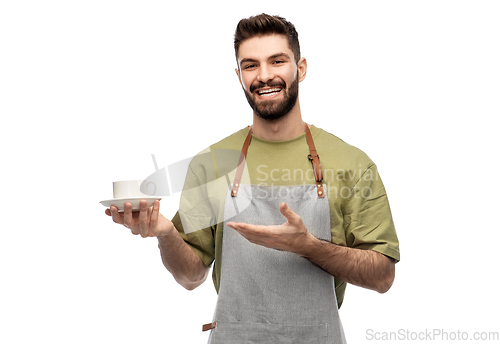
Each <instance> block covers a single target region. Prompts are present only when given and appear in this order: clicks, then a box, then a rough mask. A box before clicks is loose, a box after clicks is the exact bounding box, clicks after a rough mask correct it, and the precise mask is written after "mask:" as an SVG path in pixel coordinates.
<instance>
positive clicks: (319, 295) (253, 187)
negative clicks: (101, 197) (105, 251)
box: [106, 14, 399, 344]
mask: <svg viewBox="0 0 500 344" xmlns="http://www.w3.org/2000/svg"><path fill="white" fill-rule="evenodd" d="M235 52H236V59H237V67H238V68H237V69H236V74H237V76H238V78H239V81H240V83H241V86H242V88H243V91H244V93H245V96H246V98H247V100H248V102H249V104H250V106H251V107H252V109H253V125H252V126H251V127H249V128H244V129H242V130H240V131H238V132H236V133H234V134H233V135H230V136H229V137H227V138H225V139H223V140H222V141H220V142H218V143H216V144H214V145H212V146H211V147H210V148H208V149H207V150H206V151H205V153H207V154H205V155H200V158H199V159H197V158H195V159H193V161H192V162H191V164H190V167H189V170H188V174H187V176H186V182H185V183H186V184H185V188H184V191H183V195H182V197H181V206H180V209H179V212H178V213H177V214H176V216H175V217H174V218H173V219H172V221H169V220H168V219H166V218H165V217H163V216H162V215H161V214H160V213H159V202H158V201H156V202H155V203H154V205H153V206H152V207H151V208H149V209H148V207H147V203H146V202H145V201H142V202H141V209H140V212H132V206H131V204H126V205H125V210H124V212H123V213H119V212H118V210H117V209H116V208H115V207H111V208H110V209H107V210H106V214H107V215H109V216H112V218H113V220H114V221H115V222H117V223H120V224H123V225H125V226H126V227H128V228H130V230H131V231H132V233H133V234H136V235H137V234H140V235H141V236H143V237H148V236H156V237H158V242H159V248H160V252H161V256H162V260H163V263H164V265H165V267H166V268H167V269H168V270H169V271H170V272H171V273H172V275H173V276H174V278H175V279H176V281H177V282H178V283H179V284H181V285H182V286H183V287H185V288H186V289H189V290H192V289H194V288H196V287H197V286H199V285H200V284H201V283H203V282H204V281H205V279H206V278H207V276H208V273H209V270H210V266H211V264H212V262H213V261H214V260H215V266H214V272H213V280H214V284H215V287H216V289H217V291H218V295H219V296H218V302H217V309H216V312H215V315H214V319H213V322H212V323H211V324H207V325H206V326H204V329H205V330H211V331H212V332H211V335H210V339H209V342H210V343H234V342H238V343H267V342H269V343H271V342H272V343H276V342H277V343H280V342H286V343H292V342H293V343H295V342H296V343H301V344H304V343H315V344H319V343H342V342H345V338H344V334H343V330H342V325H341V322H340V319H339V317H338V307H340V305H341V304H342V301H343V297H344V291H345V287H346V283H352V284H355V285H358V286H361V287H364V288H369V289H373V290H376V291H378V292H380V293H385V292H386V291H387V290H389V288H390V287H391V285H392V282H393V279H394V273H395V268H394V265H395V263H396V262H397V261H399V243H398V239H397V236H396V232H395V229H394V224H393V221H392V216H391V212H390V208H389V204H388V201H387V196H386V194H385V189H384V187H383V184H382V182H381V180H380V177H379V175H378V173H377V169H376V166H375V164H374V163H373V162H372V161H371V160H370V159H369V158H368V157H367V156H366V155H365V154H364V153H363V152H361V151H360V150H358V149H356V148H354V147H352V146H350V145H348V144H346V143H344V142H343V141H342V140H340V139H338V138H337V137H335V136H333V135H331V134H329V133H327V132H326V131H324V130H322V129H319V128H316V127H314V126H311V125H308V124H305V123H304V122H303V120H302V116H301V111H300V102H299V99H298V87H299V86H298V85H299V82H301V81H303V80H304V78H305V77H306V72H307V62H306V60H305V58H301V56H300V47H299V42H298V34H297V32H296V30H295V27H294V26H293V25H292V24H291V23H289V22H287V21H286V20H285V19H283V18H281V17H277V16H268V15H266V14H262V15H258V16H255V17H251V18H248V19H243V20H241V21H240V23H239V24H238V27H237V29H236V34H235ZM235 150H237V151H238V152H239V151H240V150H241V152H242V156H241V158H240V159H237V160H238V161H237V163H235V162H234V159H233V158H234V157H227V156H226V158H225V159H217V152H220V151H235ZM229 155H230V154H229ZM212 158H213V159H212ZM228 161H232V162H228ZM236 166H237V168H236ZM228 180H229V187H228V183H227V181H228ZM333 283H334V284H333Z"/></svg>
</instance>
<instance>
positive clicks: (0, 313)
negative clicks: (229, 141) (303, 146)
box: [0, 0, 500, 343]
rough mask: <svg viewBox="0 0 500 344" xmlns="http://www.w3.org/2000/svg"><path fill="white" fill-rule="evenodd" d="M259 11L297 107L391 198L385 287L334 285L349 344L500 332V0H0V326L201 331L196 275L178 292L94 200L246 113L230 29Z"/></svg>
mask: <svg viewBox="0 0 500 344" xmlns="http://www.w3.org/2000/svg"><path fill="white" fill-rule="evenodd" d="M262 12H266V13H269V14H279V15H282V16H284V17H285V18H287V19H288V20H290V21H291V22H293V23H294V24H295V26H296V28H297V30H298V32H299V37H300V40H301V50H302V55H303V56H304V57H306V58H307V60H308V66H309V68H308V75H307V78H306V80H305V81H304V82H303V83H302V84H301V85H300V99H301V105H302V114H303V118H304V120H305V121H307V122H309V123H313V124H315V125H316V126H318V127H321V128H324V129H325V130H327V131H329V132H332V133H334V134H335V135H337V136H339V137H340V138H342V139H343V140H345V141H346V142H348V143H350V144H352V145H354V146H357V147H358V148H360V149H362V150H363V151H365V152H366V153H367V154H368V155H369V156H370V157H371V158H372V159H373V160H374V161H375V162H376V163H377V165H378V168H379V171H380V173H381V176H382V179H383V181H384V183H385V185H386V189H387V192H388V195H389V200H390V202H391V207H392V211H393V216H394V221H395V223H396V227H397V231H398V235H399V239H400V242H401V259H402V260H401V262H400V263H398V265H397V273H396V280H395V283H394V285H393V287H392V289H391V290H390V291H389V292H388V293H387V294H383V295H380V294H377V293H376V292H373V291H368V290H362V289H361V288H357V287H354V286H348V288H347V292H346V296H345V301H344V305H343V306H342V308H341V310H340V314H341V318H342V321H343V324H344V327H345V332H346V335H347V339H348V340H349V342H350V343H365V342H370V340H369V339H370V338H368V335H367V333H368V331H373V332H372V333H374V332H384V331H387V332H390V331H392V332H394V331H399V330H408V331H411V332H419V331H425V330H427V331H432V330H433V329H441V330H444V331H448V332H456V331H458V330H460V331H461V332H468V333H469V335H470V336H472V334H473V332H474V331H500V327H499V325H498V319H499V309H500V302H499V297H498V291H497V289H498V283H497V281H498V280H497V279H496V276H497V275H498V270H497V269H498V267H497V265H498V261H499V259H498V251H497V247H498V242H499V239H500V236H499V234H498V232H499V227H500V226H499V223H498V205H499V202H498V196H499V192H500V188H499V185H498V184H499V177H498V169H499V163H498V148H499V146H500V142H499V140H498V136H497V135H498V134H497V132H498V128H499V126H498V124H497V123H498V122H495V121H494V120H495V117H498V115H499V114H500V104H499V95H500V64H499V63H498V61H500V45H499V42H500V21H499V19H498V18H499V17H500V4H499V3H498V2H497V1H458V0H457V1H441V0H433V1H425V0H421V1H328V2H326V1H325V2H314V1H308V2H304V1H278V2H270V1H266V2H261V1H253V2H236V1H231V2H229V1H228V2H218V1H203V2H202V1H198V2H192V1H191V2H190V1H185V2H181V1H176V2H175V3H174V2H167V1H110V0H100V1H53V0H52V1H3V2H2V3H1V5H0V51H1V52H0V106H1V108H0V111H1V118H2V122H1V123H2V124H1V137H0V140H1V145H0V147H1V150H2V153H1V158H2V169H1V177H2V181H3V183H2V185H3V187H2V198H1V202H2V203H1V208H0V209H1V211H2V221H1V222H0V223H1V224H0V226H1V227H0V228H1V236H0V279H1V282H0V288H1V289H0V290H1V292H0V317H1V321H0V342H2V343H39V342H44V343H49V342H50V343H137V342H142V343H205V342H206V340H207V338H208V334H207V333H202V332H201V325H202V324H204V323H207V322H210V321H211V319H212V314H213V308H214V305H215V301H216V293H215V289H214V287H213V284H212V282H211V280H208V281H207V283H205V284H204V285H203V286H201V287H200V288H199V289H197V290H195V291H192V292H188V291H185V290H183V289H182V288H181V287H180V286H178V285H177V284H176V283H175V281H174V280H173V278H172V277H171V275H170V274H169V273H168V272H167V271H166V270H165V269H164V268H163V266H162V263H161V260H160V256H159V251H158V249H157V241H156V239H154V238H148V239H142V238H141V237H138V236H133V235H132V234H130V232H129V231H128V230H127V229H126V228H124V227H121V226H118V225H115V224H114V223H113V222H112V221H111V219H110V218H108V217H107V216H105V214H104V209H105V208H104V207H103V206H102V205H101V204H100V203H99V201H101V200H104V199H109V198H112V185H111V182H112V181H114V180H123V179H141V178H145V177H147V176H148V175H150V174H151V173H153V172H154V165H153V162H152V160H151V154H155V155H156V159H157V161H158V165H159V167H160V168H161V167H166V166H168V165H170V164H172V163H175V162H177V161H179V160H181V159H184V158H187V157H190V156H192V155H194V154H196V153H197V152H199V151H200V150H202V149H203V148H205V147H207V146H208V145H210V144H212V143H215V142H217V141H219V140H220V139H222V138H224V137H225V136H227V135H229V134H230V133H232V132H234V131H236V130H238V129H240V128H242V127H244V126H245V125H247V124H249V123H250V121H251V110H250V108H249V107H248V105H247V103H246V100H245V98H244V96H243V92H242V91H241V88H240V85H239V83H238V80H237V78H236V75H235V72H234V68H235V66H236V64H235V58H234V50H233V41H232V39H233V34H234V29H235V27H236V24H237V23H238V21H239V20H240V19H241V18H244V17H248V16H251V15H255V14H259V13H262ZM176 202H177V200H176V197H169V198H165V199H164V200H162V204H161V210H162V213H163V214H164V215H165V216H168V217H171V216H173V215H174V213H175V211H176V207H177V204H176ZM438 339H440V338H439V337H438V338H436V341H438V342H439V341H440V340H438Z"/></svg>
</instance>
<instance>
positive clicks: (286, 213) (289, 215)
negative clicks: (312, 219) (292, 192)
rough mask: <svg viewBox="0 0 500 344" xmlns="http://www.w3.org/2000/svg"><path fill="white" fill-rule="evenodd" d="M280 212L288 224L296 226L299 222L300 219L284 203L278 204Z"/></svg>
mask: <svg viewBox="0 0 500 344" xmlns="http://www.w3.org/2000/svg"><path fill="white" fill-rule="evenodd" d="M280 212H281V214H283V216H284V217H286V219H287V220H288V222H290V223H294V224H297V223H298V222H300V221H301V220H302V219H301V217H300V216H299V215H297V214H295V213H294V212H293V211H292V209H290V207H289V206H288V204H286V203H285V202H283V203H281V204H280Z"/></svg>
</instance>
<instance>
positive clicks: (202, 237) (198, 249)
mask: <svg viewBox="0 0 500 344" xmlns="http://www.w3.org/2000/svg"><path fill="white" fill-rule="evenodd" d="M172 223H173V224H174V226H175V228H176V229H177V231H178V232H179V234H180V235H181V237H182V239H184V241H185V242H186V243H187V244H188V245H189V246H190V247H191V248H192V249H193V251H194V252H195V253H196V254H197V255H198V256H199V257H200V258H201V260H202V261H203V264H205V265H206V266H210V265H211V264H212V262H213V261H214V258H215V241H214V235H213V231H212V228H211V227H208V228H204V229H202V230H199V231H196V232H193V233H189V234H186V233H185V232H184V227H183V226H182V221H181V217H180V216H179V212H177V213H176V214H175V216H174V217H173V219H172Z"/></svg>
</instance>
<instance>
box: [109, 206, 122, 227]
mask: <svg viewBox="0 0 500 344" xmlns="http://www.w3.org/2000/svg"><path fill="white" fill-rule="evenodd" d="M109 212H110V214H111V218H112V219H113V222H115V223H119V224H121V225H123V213H120V212H118V208H117V207H115V206H114V205H112V206H111V207H110V208H109Z"/></svg>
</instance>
